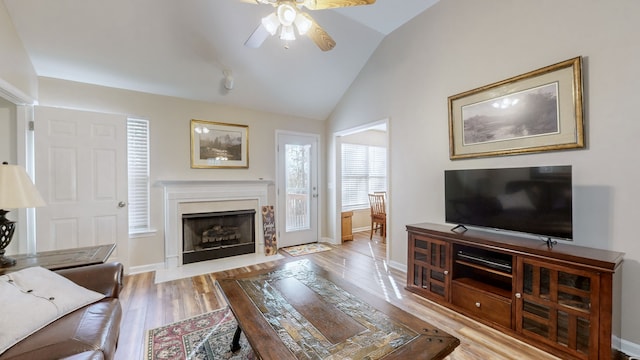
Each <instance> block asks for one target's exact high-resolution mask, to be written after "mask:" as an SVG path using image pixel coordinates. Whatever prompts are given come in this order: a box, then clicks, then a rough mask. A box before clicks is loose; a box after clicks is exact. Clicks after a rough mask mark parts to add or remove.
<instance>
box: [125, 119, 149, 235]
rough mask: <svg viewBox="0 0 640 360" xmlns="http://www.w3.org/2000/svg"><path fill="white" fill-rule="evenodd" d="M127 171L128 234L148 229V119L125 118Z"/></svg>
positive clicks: (147, 230)
mask: <svg viewBox="0 0 640 360" xmlns="http://www.w3.org/2000/svg"><path fill="white" fill-rule="evenodd" d="M127 164H128V171H129V234H140V233H144V232H149V231H150V221H149V121H148V120H142V119H132V118H129V119H127Z"/></svg>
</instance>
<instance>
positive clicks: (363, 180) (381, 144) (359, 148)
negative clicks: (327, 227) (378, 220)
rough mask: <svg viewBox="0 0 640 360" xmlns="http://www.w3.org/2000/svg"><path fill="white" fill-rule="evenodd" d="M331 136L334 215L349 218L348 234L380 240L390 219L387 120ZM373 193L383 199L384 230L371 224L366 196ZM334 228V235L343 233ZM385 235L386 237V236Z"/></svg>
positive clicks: (339, 229)
mask: <svg viewBox="0 0 640 360" xmlns="http://www.w3.org/2000/svg"><path fill="white" fill-rule="evenodd" d="M335 135H336V138H335V140H336V141H335V145H336V148H335V157H336V169H335V172H336V193H335V196H336V199H335V203H336V204H337V205H338V206H337V210H338V212H339V213H338V214H337V215H338V216H340V217H342V215H343V214H345V213H348V214H350V215H351V227H352V229H351V231H352V232H354V233H355V232H364V231H366V232H367V234H368V235H369V237H370V238H371V239H372V240H374V241H375V240H376V239H380V235H382V233H381V231H386V229H388V228H389V217H390V216H389V214H388V209H389V201H390V196H389V195H390V193H389V183H390V181H389V180H390V178H389V151H388V142H389V140H388V119H383V120H380V121H377V122H374V123H370V124H366V125H363V126H359V127H357V128H352V129H348V130H345V131H341V132H339V133H336V134H335ZM374 193H376V194H383V195H384V198H385V208H386V212H387V214H386V217H387V220H386V224H384V225H385V226H384V227H380V226H378V225H379V224H373V223H372V218H371V204H370V201H369V194H374ZM337 224H339V225H338V226H337V233H338V234H341V233H343V231H342V230H343V229H342V228H341V227H342V226H343V224H342V222H337ZM372 225H374V227H373V231H372ZM386 234H387V236H388V234H389V232H388V231H387V233H386ZM372 235H373V236H372ZM375 235H378V236H375ZM383 239H384V237H383ZM388 240H389V238H388V237H387V241H388ZM387 254H388V247H387Z"/></svg>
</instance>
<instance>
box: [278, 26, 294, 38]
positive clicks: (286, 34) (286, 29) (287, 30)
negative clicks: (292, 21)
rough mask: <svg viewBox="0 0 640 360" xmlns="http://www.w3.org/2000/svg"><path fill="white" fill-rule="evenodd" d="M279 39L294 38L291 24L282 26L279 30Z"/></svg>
mask: <svg viewBox="0 0 640 360" xmlns="http://www.w3.org/2000/svg"><path fill="white" fill-rule="evenodd" d="M280 39H282V40H287V41H292V40H295V39H296V35H295V34H294V33H293V26H291V25H289V26H284V25H283V26H282V31H281V32H280Z"/></svg>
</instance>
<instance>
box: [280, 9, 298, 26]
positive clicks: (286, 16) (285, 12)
mask: <svg viewBox="0 0 640 360" xmlns="http://www.w3.org/2000/svg"><path fill="white" fill-rule="evenodd" d="M277 12H278V20H280V23H281V24H282V26H291V24H293V22H294V21H295V19H296V15H297V14H298V12H297V11H296V8H294V7H293V6H291V5H289V4H280V5H279V6H278V10H277Z"/></svg>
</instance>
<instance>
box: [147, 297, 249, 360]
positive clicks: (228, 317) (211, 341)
mask: <svg viewBox="0 0 640 360" xmlns="http://www.w3.org/2000/svg"><path fill="white" fill-rule="evenodd" d="M237 325H238V324H237V323H236V320H235V318H234V317H233V314H232V313H231V310H229V308H224V309H220V310H216V311H213V312H210V313H207V314H203V315H198V316H196V317H193V318H190V319H187V320H183V321H178V322H176V323H173V324H169V325H165V326H161V327H159V328H155V329H151V330H149V331H147V334H146V341H145V356H144V359H145V360H166V359H171V360H214V359H215V360H219V359H227V360H245V359H247V360H254V359H256V356H255V354H254V353H253V350H251V347H250V346H249V343H248V342H247V339H246V338H245V337H244V334H242V336H241V337H240V345H241V346H242V348H241V350H239V351H238V352H236V353H232V352H231V350H230V348H231V342H232V340H233V334H234V333H235V331H236V327H237Z"/></svg>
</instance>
